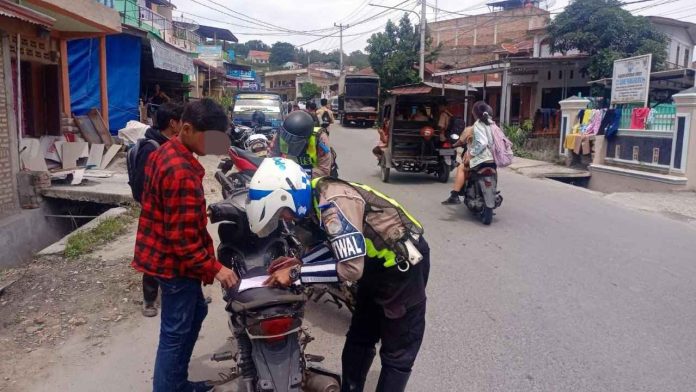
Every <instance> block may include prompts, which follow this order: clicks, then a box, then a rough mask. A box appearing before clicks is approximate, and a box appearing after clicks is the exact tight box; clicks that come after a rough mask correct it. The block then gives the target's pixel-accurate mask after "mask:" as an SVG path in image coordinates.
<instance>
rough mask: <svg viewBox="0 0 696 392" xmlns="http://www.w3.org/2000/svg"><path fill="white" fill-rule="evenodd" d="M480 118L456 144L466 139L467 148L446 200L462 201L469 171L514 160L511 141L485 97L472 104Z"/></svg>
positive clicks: (444, 202)
mask: <svg viewBox="0 0 696 392" xmlns="http://www.w3.org/2000/svg"><path fill="white" fill-rule="evenodd" d="M472 112H473V115H474V118H476V122H475V123H474V125H473V126H471V127H468V128H466V129H465V130H464V132H462V135H461V137H460V139H459V140H458V141H457V143H456V144H455V147H457V146H459V145H461V144H464V143H466V145H467V149H466V152H465V153H464V154H463V155H462V164H461V165H459V167H458V168H457V174H456V177H455V180H454V187H453V189H452V191H451V193H450V196H449V197H448V198H447V200H445V201H443V202H442V204H460V203H461V200H460V199H459V196H460V194H461V192H462V190H463V189H464V185H465V184H466V180H467V177H468V175H469V171H471V170H480V169H483V168H485V167H491V168H494V169H496V168H497V167H498V166H500V167H503V166H507V165H509V164H510V163H511V161H512V148H511V143H510V141H509V140H507V138H506V137H505V135H504V134H503V133H502V131H501V130H500V128H498V126H497V125H496V124H495V122H493V120H492V115H491V114H492V113H493V109H492V108H491V107H490V106H489V105H488V104H487V103H485V102H484V101H478V102H476V103H474V106H473V108H472Z"/></svg>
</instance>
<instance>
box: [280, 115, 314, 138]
mask: <svg viewBox="0 0 696 392" xmlns="http://www.w3.org/2000/svg"><path fill="white" fill-rule="evenodd" d="M283 129H284V130H285V131H286V132H287V133H289V134H291V135H293V136H296V137H301V138H309V136H310V135H311V134H312V130H313V129H314V119H313V118H312V116H311V115H310V114H309V113H307V112H305V111H302V110H298V111H295V112H292V113H290V114H288V116H287V117H286V118H285V121H284V122H283Z"/></svg>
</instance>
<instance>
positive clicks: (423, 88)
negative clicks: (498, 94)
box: [389, 82, 477, 95]
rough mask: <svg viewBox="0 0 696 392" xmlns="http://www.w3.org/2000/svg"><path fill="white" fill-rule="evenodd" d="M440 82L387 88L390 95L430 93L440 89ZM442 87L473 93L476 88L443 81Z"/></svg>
mask: <svg viewBox="0 0 696 392" xmlns="http://www.w3.org/2000/svg"><path fill="white" fill-rule="evenodd" d="M442 87H443V86H442V84H439V83H433V82H422V83H416V84H408V85H404V86H396V87H394V88H393V89H391V90H389V93H390V94H392V95H417V94H430V93H432V92H433V90H434V91H435V92H438V91H442ZM444 88H445V90H446V91H457V92H466V91H467V90H468V92H469V93H475V92H476V91H477V90H476V88H474V87H473V86H471V85H469V88H468V89H467V87H466V85H465V84H447V83H445V85H444Z"/></svg>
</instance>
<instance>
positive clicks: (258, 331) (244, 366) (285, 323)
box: [208, 189, 341, 392]
mask: <svg viewBox="0 0 696 392" xmlns="http://www.w3.org/2000/svg"><path fill="white" fill-rule="evenodd" d="M246 193H247V192H246V191H245V190H243V189H239V190H237V191H236V193H235V194H234V195H232V196H231V197H230V198H229V199H228V200H225V201H222V202H219V203H214V204H211V206H210V208H209V210H208V214H209V216H210V219H211V222H222V223H221V224H220V227H219V231H220V238H221V239H223V238H224V240H223V242H222V243H221V244H220V246H219V247H218V259H219V260H220V262H221V263H222V264H223V265H225V266H227V267H228V268H231V269H233V270H234V271H235V272H236V273H237V275H238V276H239V277H240V278H241V279H242V280H241V281H240V284H239V285H238V286H237V287H235V288H232V289H228V290H224V291H223V294H224V299H225V302H226V303H227V306H226V308H225V309H226V310H227V312H228V314H229V326H230V329H231V331H232V334H233V336H234V338H235V339H236V341H237V352H236V353H233V352H222V353H217V354H215V355H214V356H213V358H212V360H214V361H226V360H235V362H236V364H235V366H234V367H232V369H231V371H230V373H229V374H227V375H224V376H223V380H222V383H221V385H218V386H216V387H215V389H214V391H217V392H258V391H269V392H271V391H273V392H299V391H307V392H310V391H311V392H337V391H339V390H340V383H341V380H340V376H339V375H337V374H335V373H333V372H330V371H328V370H325V369H322V368H321V367H319V365H318V364H319V363H320V362H321V361H323V359H324V358H323V357H321V356H317V355H311V354H307V353H306V352H305V351H306V348H307V345H308V344H309V343H310V342H311V341H312V340H313V338H312V337H311V336H310V335H309V333H308V332H307V330H306V329H304V328H302V321H303V318H304V306H305V303H306V301H307V296H306V294H305V293H304V292H303V290H302V288H301V287H290V288H276V287H266V286H262V285H259V284H251V281H253V280H254V279H256V280H257V281H259V280H263V279H264V278H265V276H266V274H267V272H266V271H267V268H268V266H269V265H270V263H271V261H272V260H274V259H276V258H277V257H280V256H292V255H295V254H297V252H299V251H300V250H299V249H298V245H297V244H296V243H295V242H294V241H290V242H288V240H287V238H289V237H290V236H291V235H292V234H291V232H290V229H289V228H288V227H287V226H286V225H282V226H281V227H280V228H279V229H278V230H276V232H275V233H273V234H272V235H270V236H268V237H266V238H258V237H248V235H247V231H248V230H249V229H248V223H247V220H246V214H245V213H244V211H243V209H241V208H240V207H242V206H243V205H244V204H243V203H244V199H246ZM247 287H248V288H247Z"/></svg>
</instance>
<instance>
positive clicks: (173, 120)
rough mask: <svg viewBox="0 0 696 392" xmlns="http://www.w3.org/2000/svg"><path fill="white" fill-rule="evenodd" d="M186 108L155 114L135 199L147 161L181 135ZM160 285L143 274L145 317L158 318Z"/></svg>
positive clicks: (138, 164) (167, 107) (139, 160)
mask: <svg viewBox="0 0 696 392" xmlns="http://www.w3.org/2000/svg"><path fill="white" fill-rule="evenodd" d="M183 110H184V107H183V106H182V105H180V104H177V103H165V104H164V105H162V106H160V108H159V110H158V111H157V113H156V114H155V116H156V122H155V126H154V127H152V128H148V130H147V131H146V132H145V139H146V140H145V141H142V142H140V143H141V145H140V147H139V148H138V151H137V153H138V155H137V156H136V157H135V170H134V171H133V177H134V178H133V184H132V185H131V188H132V190H133V198H135V200H137V201H138V202H140V201H141V200H142V195H143V186H144V182H145V163H147V159H148V158H149V157H150V154H152V153H153V152H154V151H155V150H156V149H157V148H158V147H159V146H161V145H163V144H164V143H166V142H167V141H168V140H169V139H171V138H173V137H176V136H177V135H178V134H179V128H180V127H181V112H183ZM158 289H159V285H158V284H157V279H156V278H155V277H154V276H152V275H149V274H143V316H145V317H155V316H157V308H156V307H155V301H156V300H157V290H158Z"/></svg>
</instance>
